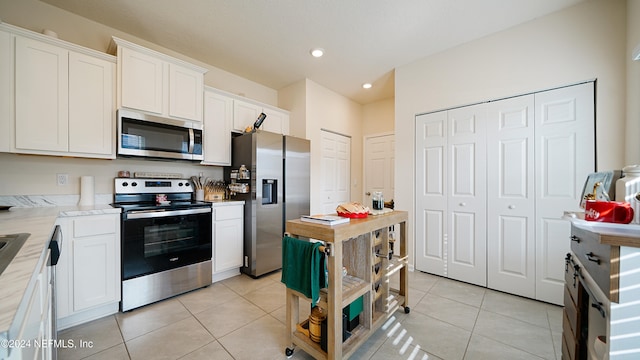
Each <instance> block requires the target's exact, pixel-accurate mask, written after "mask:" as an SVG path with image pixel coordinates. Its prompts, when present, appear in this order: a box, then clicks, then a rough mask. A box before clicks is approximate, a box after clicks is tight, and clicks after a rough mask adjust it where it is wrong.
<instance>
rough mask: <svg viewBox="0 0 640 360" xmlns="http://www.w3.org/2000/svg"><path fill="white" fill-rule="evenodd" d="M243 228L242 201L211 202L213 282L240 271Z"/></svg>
mask: <svg viewBox="0 0 640 360" xmlns="http://www.w3.org/2000/svg"><path fill="white" fill-rule="evenodd" d="M243 229H244V202H231V203H219V204H216V203H214V204H213V257H212V259H213V276H212V278H213V282H216V281H220V280H224V279H226V278H229V277H232V276H235V275H238V274H239V273H240V267H242V258H243V251H244V250H243V249H244V231H243Z"/></svg>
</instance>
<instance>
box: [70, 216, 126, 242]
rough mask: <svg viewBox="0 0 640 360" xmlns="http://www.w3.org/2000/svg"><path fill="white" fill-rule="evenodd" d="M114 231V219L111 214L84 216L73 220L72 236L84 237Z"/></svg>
mask: <svg viewBox="0 0 640 360" xmlns="http://www.w3.org/2000/svg"><path fill="white" fill-rule="evenodd" d="M115 232H116V221H115V220H114V218H113V217H112V216H98V217H86V218H84V217H83V218H79V219H74V220H73V237H76V238H78V237H85V236H95V235H104V234H114V233H115Z"/></svg>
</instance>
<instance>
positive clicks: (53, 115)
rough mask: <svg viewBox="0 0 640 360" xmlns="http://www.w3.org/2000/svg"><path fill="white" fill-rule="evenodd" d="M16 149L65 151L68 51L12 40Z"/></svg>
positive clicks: (19, 39) (51, 46) (67, 115)
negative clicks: (13, 51) (13, 42)
mask: <svg viewBox="0 0 640 360" xmlns="http://www.w3.org/2000/svg"><path fill="white" fill-rule="evenodd" d="M15 49H16V54H15V67H16V70H15V81H16V148H17V149H18V150H50V151H67V150H68V135H69V132H68V131H67V129H68V126H69V98H68V97H69V72H68V71H69V62H68V56H69V51H67V50H66V49H62V48H60V47H57V46H54V45H50V44H46V43H42V42H40V41H36V40H32V39H27V38H22V37H17V38H16V39H15Z"/></svg>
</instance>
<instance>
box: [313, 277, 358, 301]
mask: <svg viewBox="0 0 640 360" xmlns="http://www.w3.org/2000/svg"><path fill="white" fill-rule="evenodd" d="M369 285H370V284H369V283H368V282H365V281H364V280H362V279H359V278H357V277H354V276H349V275H347V276H344V277H343V278H342V307H345V306H347V305H349V304H351V303H352V302H353V301H354V300H356V299H357V298H359V297H360V296H362V295H363V294H365V293H366V292H368V291H369ZM328 296H329V294H328V289H327V288H323V289H320V300H319V301H318V306H320V307H322V308H324V309H327V308H328V301H327V299H328Z"/></svg>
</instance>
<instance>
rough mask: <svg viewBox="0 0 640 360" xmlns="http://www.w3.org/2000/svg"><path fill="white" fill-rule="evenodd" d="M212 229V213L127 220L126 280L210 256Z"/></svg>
mask: <svg viewBox="0 0 640 360" xmlns="http://www.w3.org/2000/svg"><path fill="white" fill-rule="evenodd" d="M211 233H212V228H211V213H205V214H193V215H179V216H167V217H160V218H144V219H126V220H124V221H123V222H122V278H123V280H127V279H131V278H134V277H138V276H143V275H148V274H153V273H156V272H160V271H165V270H170V269H175V268H178V267H182V266H186V265H192V264H196V263H199V262H202V261H206V260H211V255H212V253H211V239H212V237H211Z"/></svg>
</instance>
